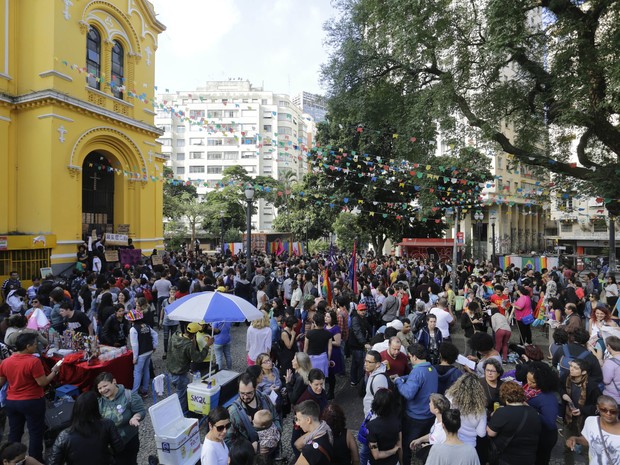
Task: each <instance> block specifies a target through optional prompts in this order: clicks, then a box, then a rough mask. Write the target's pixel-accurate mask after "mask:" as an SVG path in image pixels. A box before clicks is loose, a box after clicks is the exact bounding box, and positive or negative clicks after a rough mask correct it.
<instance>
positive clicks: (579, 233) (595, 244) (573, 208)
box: [546, 192, 620, 256]
mask: <svg viewBox="0 0 620 465" xmlns="http://www.w3.org/2000/svg"><path fill="white" fill-rule="evenodd" d="M551 205H552V208H551V219H552V224H551V225H550V226H549V227H548V228H547V235H546V237H547V240H548V242H549V244H548V245H549V247H550V248H552V247H559V251H560V252H561V253H562V255H590V256H606V255H607V251H606V250H603V249H607V248H608V247H609V213H608V211H607V209H606V208H605V204H604V200H603V199H600V198H599V199H597V198H593V197H581V196H579V197H577V196H576V193H575V192H571V193H568V197H567V196H565V195H560V196H559V197H557V198H556V199H554V200H553V202H552V203H551ZM619 229H620V228H618V226H617V225H616V229H615V231H616V242H618V241H620V233H619V231H618V230H619Z"/></svg>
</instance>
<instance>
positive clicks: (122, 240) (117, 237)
mask: <svg viewBox="0 0 620 465" xmlns="http://www.w3.org/2000/svg"><path fill="white" fill-rule="evenodd" d="M128 239H129V236H127V235H126V234H111V233H106V234H105V245H127V244H128V242H127V240H128Z"/></svg>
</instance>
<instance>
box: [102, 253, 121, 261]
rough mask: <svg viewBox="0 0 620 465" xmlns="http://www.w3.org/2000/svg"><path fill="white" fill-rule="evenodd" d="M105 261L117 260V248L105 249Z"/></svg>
mask: <svg viewBox="0 0 620 465" xmlns="http://www.w3.org/2000/svg"><path fill="white" fill-rule="evenodd" d="M105 261H106V262H117V261H118V250H106V251H105Z"/></svg>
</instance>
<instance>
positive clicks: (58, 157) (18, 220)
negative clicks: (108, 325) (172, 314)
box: [0, 0, 164, 274]
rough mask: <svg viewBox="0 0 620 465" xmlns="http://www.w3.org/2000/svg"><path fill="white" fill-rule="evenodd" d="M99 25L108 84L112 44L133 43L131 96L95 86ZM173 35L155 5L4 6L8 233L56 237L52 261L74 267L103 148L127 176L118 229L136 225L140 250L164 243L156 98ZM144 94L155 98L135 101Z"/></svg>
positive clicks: (128, 61)
mask: <svg viewBox="0 0 620 465" xmlns="http://www.w3.org/2000/svg"><path fill="white" fill-rule="evenodd" d="M89 27H97V29H98V30H99V31H100V33H101V37H102V51H101V60H102V69H101V74H102V76H101V78H102V80H104V81H106V82H109V80H110V79H109V77H110V75H109V73H110V71H109V70H110V64H109V63H110V50H111V41H113V40H117V41H119V42H121V43H122V44H123V48H124V52H125V56H124V63H125V86H126V89H125V92H124V98H123V100H119V99H116V98H114V97H113V96H112V92H111V90H110V87H109V86H108V85H105V84H102V85H101V88H100V90H93V89H91V88H89V87H88V85H87V81H86V74H85V73H84V70H85V67H86V37H87V32H88V28H89ZM163 30H164V26H163V25H162V24H161V23H159V22H158V21H157V20H156V18H155V15H154V12H153V11H152V7H151V5H150V3H149V2H147V1H146V0H108V1H95V2H86V1H76V0H73V1H72V2H63V1H59V0H58V1H47V0H46V1H41V0H0V235H4V236H6V235H9V236H11V235H13V236H17V235H20V234H30V235H38V234H48V235H53V236H55V237H56V239H57V242H56V243H55V245H54V246H53V247H51V248H52V250H51V254H52V264H56V265H59V264H63V263H70V262H72V261H74V259H75V252H76V245H77V244H76V242H77V241H81V240H82V238H83V237H82V204H81V199H82V171H81V168H82V164H83V161H84V159H85V157H86V156H87V155H88V154H89V153H90V152H91V151H93V150H98V151H100V152H103V153H105V154H106V158H108V159H109V161H110V162H111V163H112V165H113V166H114V167H116V168H117V169H118V170H119V173H118V174H115V193H114V195H115V205H114V215H115V217H114V224H115V225H117V224H130V225H131V229H130V237H132V238H133V240H134V243H135V245H136V247H137V248H142V249H145V250H147V251H148V250H150V249H153V248H154V247H161V246H162V244H163V224H162V202H163V199H162V192H163V189H162V184H161V182H154V181H153V180H151V178H150V177H151V176H157V177H160V176H161V173H162V172H163V162H164V160H163V158H162V157H159V156H158V155H157V154H158V153H159V152H160V148H159V145H158V144H156V142H155V140H156V138H157V137H158V136H159V132H158V130H157V129H156V128H155V127H154V125H153V118H154V112H153V106H152V100H151V99H152V98H153V97H154V76H155V55H154V53H155V50H156V49H157V37H158V35H159V34H160V33H161V32H162V31H163ZM143 93H144V94H145V97H146V99H147V100H146V99H145V98H144V97H142V98H138V97H137V96H134V94H135V95H140V94H143ZM2 94H4V95H2ZM149 152H150V153H149ZM135 172H138V173H139V174H140V176H141V177H142V176H144V175H146V180H145V179H142V178H141V179H137V180H136V179H135V177H132V175H130V174H128V173H135ZM0 274H2V273H0Z"/></svg>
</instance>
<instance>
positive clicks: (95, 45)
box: [86, 27, 101, 89]
mask: <svg viewBox="0 0 620 465" xmlns="http://www.w3.org/2000/svg"><path fill="white" fill-rule="evenodd" d="M86 70H87V72H88V75H87V76H86V82H87V83H88V86H89V87H93V88H95V89H100V88H101V87H100V82H99V76H100V74H101V35H99V31H97V29H95V28H94V27H91V28H89V30H88V36H87V38H86Z"/></svg>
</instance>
